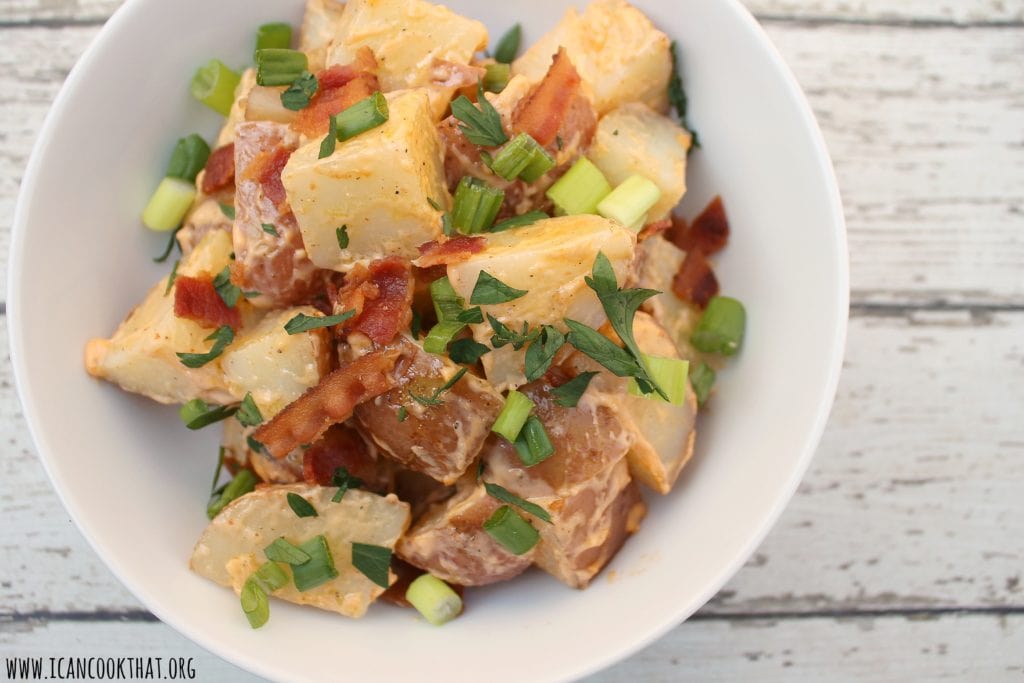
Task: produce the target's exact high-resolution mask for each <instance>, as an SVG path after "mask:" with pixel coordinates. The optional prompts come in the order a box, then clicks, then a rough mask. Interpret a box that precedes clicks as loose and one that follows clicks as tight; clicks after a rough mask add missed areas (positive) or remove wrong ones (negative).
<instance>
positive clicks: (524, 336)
mask: <svg viewBox="0 0 1024 683" xmlns="http://www.w3.org/2000/svg"><path fill="white" fill-rule="evenodd" d="M487 323H488V324H489V325H490V326H491V329H492V330H494V334H492V335H491V346H493V347H494V348H496V349H500V348H501V347H502V346H505V345H506V344H511V345H512V348H513V349H515V350H516V351H518V350H519V349H521V348H523V346H525V345H526V344H529V343H530V342H532V341H533V340H534V339H536V338H537V337H538V336H540V332H541V331H540V329H536V328H535V329H533V330H530V326H529V324H528V323H527V322H526V321H525V320H524V321H523V327H522V329H521V330H519V331H516V330H513V329H511V328H510V327H509V326H508V325H506V324H505V323H503V322H501V321H500V320H498V319H497V318H495V317H494V316H493V315H491V314H490V313H488V314H487ZM595 334H596V333H595Z"/></svg>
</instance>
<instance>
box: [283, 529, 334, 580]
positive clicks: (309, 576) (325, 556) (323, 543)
mask: <svg viewBox="0 0 1024 683" xmlns="http://www.w3.org/2000/svg"><path fill="white" fill-rule="evenodd" d="M299 550H301V551H302V552H304V553H306V554H307V555H309V560H308V561H306V562H303V563H302V564H296V565H292V579H293V580H294V581H295V589H296V590H297V591H299V592H300V593H303V592H305V591H308V590H312V589H314V588H316V587H317V586H320V585H322V584H325V583H327V582H328V581H330V580H331V579H334V578H337V576H338V570H337V569H335V568H334V558H333V557H332V556H331V548H330V547H329V546H328V545H327V539H326V538H324V535H323V534H320V535H319V536H314V537H313V538H311V539H309V540H308V541H306V542H305V543H303V544H301V545H300V546H299Z"/></svg>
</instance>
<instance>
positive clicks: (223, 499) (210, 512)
mask: <svg viewBox="0 0 1024 683" xmlns="http://www.w3.org/2000/svg"><path fill="white" fill-rule="evenodd" d="M258 481H259V477H257V476H256V475H255V474H254V473H253V471H252V470H238V473H237V474H235V477H234V479H232V480H231V481H229V482H228V483H227V485H226V486H225V487H224V489H223V490H222V491H221V493H220V497H219V498H216V499H214V500H212V501H210V504H209V505H208V506H207V507H206V516H207V517H209V518H210V519H213V518H214V517H216V516H217V513H218V512H220V511H221V510H223V509H224V506H225V505H227V504H228V503H230V502H231V501H233V500H234V499H236V498H240V497H241V496H244V495H245V494H246V493H249V492H250V491H252V490H253V489H254V488H256V482H258Z"/></svg>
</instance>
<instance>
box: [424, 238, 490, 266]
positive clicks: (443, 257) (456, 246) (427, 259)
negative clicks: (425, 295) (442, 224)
mask: <svg viewBox="0 0 1024 683" xmlns="http://www.w3.org/2000/svg"><path fill="white" fill-rule="evenodd" d="M486 246H487V240H485V239H484V238H483V237H479V236H477V237H468V236H465V235H459V236H458V237H452V238H451V239H450V240H448V241H447V242H426V243H424V244H421V245H420V246H419V250H420V257H419V258H418V259H416V260H415V261H413V265H414V266H416V267H417V268H430V267H431V266H440V265H448V264H450V263H461V262H462V261H465V260H467V259H468V258H469V257H470V256H472V255H473V254H479V253H480V252H481V251H483V250H484V247H486Z"/></svg>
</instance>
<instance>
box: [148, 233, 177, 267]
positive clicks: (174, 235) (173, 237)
mask: <svg viewBox="0 0 1024 683" xmlns="http://www.w3.org/2000/svg"><path fill="white" fill-rule="evenodd" d="M179 230H181V226H180V225H179V226H178V227H177V228H175V229H174V230H173V231H171V236H170V238H169V239H168V240H167V247H166V248H165V249H164V250H163V252H162V253H161V254H160V255H159V256H155V257H153V263H163V262H164V261H166V260H167V258H168V257H169V256H170V255H171V250H172V249H174V247H178V251H181V244H180V243H179V242H178V231H179Z"/></svg>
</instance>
